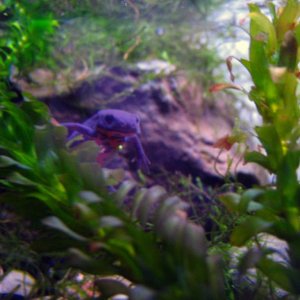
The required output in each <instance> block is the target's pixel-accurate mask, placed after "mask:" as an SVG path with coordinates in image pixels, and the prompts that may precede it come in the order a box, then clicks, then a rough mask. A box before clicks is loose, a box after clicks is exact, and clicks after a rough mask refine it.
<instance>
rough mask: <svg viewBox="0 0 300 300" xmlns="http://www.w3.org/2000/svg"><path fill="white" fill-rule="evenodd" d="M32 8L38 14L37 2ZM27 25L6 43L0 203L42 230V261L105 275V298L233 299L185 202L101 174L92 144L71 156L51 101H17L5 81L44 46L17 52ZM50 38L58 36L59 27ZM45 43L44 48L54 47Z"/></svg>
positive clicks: (11, 29)
mask: <svg viewBox="0 0 300 300" xmlns="http://www.w3.org/2000/svg"><path fill="white" fill-rule="evenodd" d="M7 3H8V4H6V6H5V5H4V6H3V7H2V8H3V9H6V8H9V9H10V10H11V11H10V12H11V13H12V16H14V14H15V13H16V12H15V11H17V12H18V10H19V9H20V7H19V6H17V5H15V4H13V3H11V2H7ZM30 3H31V2H30ZM32 5H33V8H32V9H34V8H35V6H34V4H32ZM26 10H27V13H28V16H30V4H28V5H27V6H26ZM22 20H23V19H20V20H19V21H18V22H17V23H18V24H17V29H18V30H17V31H15V24H13V23H11V22H15V21H12V19H9V21H7V22H8V23H6V25H5V26H4V27H5V30H4V33H3V37H5V38H3V40H1V43H2V46H3V52H2V54H3V55H2V56H1V61H0V62H1V66H2V69H1V70H2V72H1V74H0V76H1V85H0V127H1V139H0V169H1V172H0V203H1V205H4V204H5V207H6V209H7V208H8V209H10V210H12V211H13V212H14V213H15V214H18V215H21V216H23V217H24V218H25V220H27V221H28V222H29V223H28V226H29V227H30V228H32V229H34V232H35V236H34V242H32V243H31V245H30V247H31V249H32V251H35V253H36V255H35V256H38V255H43V254H44V253H46V254H47V255H51V256H54V257H55V256H56V255H58V257H59V258H61V257H63V259H64V266H65V268H67V267H72V268H74V269H76V270H80V271H81V272H86V273H89V274H95V275H98V276H99V278H98V279H99V280H98V281H97V282H98V283H96V286H95V289H97V288H99V290H100V291H101V292H102V299H107V298H109V297H111V296H112V295H114V294H117V293H120V292H122V293H125V294H128V295H129V296H130V298H131V299H153V298H155V299H194V297H195V295H196V297H197V299H224V298H226V294H227V293H229V292H228V291H227V288H226V285H225V284H224V276H223V271H222V268H221V267H222V263H221V260H220V257H219V256H218V255H215V254H209V253H208V251H207V247H208V242H207V240H206V237H205V233H204V230H203V228H202V227H201V226H200V225H196V224H194V223H193V222H191V221H190V220H188V218H187V216H186V213H185V210H184V209H185V207H186V204H185V203H184V202H183V201H182V200H181V199H180V198H179V197H177V196H176V195H168V193H167V192H166V191H165V190H164V189H163V188H162V187H160V186H154V187H152V188H143V187H141V186H140V184H138V183H137V182H135V181H134V180H130V179H128V178H127V179H126V176H124V173H123V172H122V171H117V172H113V171H109V170H107V169H102V168H101V167H100V166H99V165H98V164H97V163H96V162H95V160H96V155H97V151H96V150H97V149H95V146H93V145H91V144H89V143H86V144H85V145H84V147H83V148H82V149H81V150H80V151H79V152H77V153H76V152H75V153H70V151H68V149H67V147H66V134H67V132H66V129H65V128H64V127H62V126H55V125H53V124H52V123H51V118H50V115H49V111H48V108H47V107H46V105H45V104H44V103H42V102H39V101H38V100H36V99H34V98H33V97H31V96H30V95H29V94H24V95H23V99H22V101H21V102H20V103H14V101H13V99H14V97H15V93H14V92H13V91H12V90H10V88H9V85H7V84H6V82H7V81H8V79H9V76H10V74H9V68H10V66H11V64H12V63H14V64H15V65H16V66H18V68H20V71H22V68H27V67H31V66H32V64H33V63H34V61H32V60H30V59H27V58H31V57H34V56H35V55H34V53H35V51H37V52H39V50H40V47H42V46H40V47H36V41H35V40H34V38H35V37H34V36H30V37H28V40H26V43H28V44H26V47H25V48H24V50H22V49H19V48H18V47H17V46H16V45H18V43H19V40H22V34H21V32H23V33H24V32H30V30H31V28H32V24H31V19H29V17H28V19H27V17H24V20H23V21H22ZM46 20H48V18H46ZM45 22H46V21H45ZM47 22H48V21H47ZM47 22H46V23H47ZM50 23H51V24H52V25H55V24H56V22H55V21H54V20H52V21H51V22H50ZM50 23H47V24H50ZM42 24H44V23H43V22H42ZM49 26H50V25H49ZM50 27H51V28H52V26H50ZM50 27H49V28H50ZM54 27H55V26H54ZM20 28H21V29H22V30H21V31H20V30H19V29H20ZM46 32H48V33H49V37H50V36H51V34H52V29H51V30H46ZM44 33H45V32H44ZM45 34H46V33H45ZM46 35H47V34H46ZM47 42H49V40H48V39H45V40H44V42H43V43H44V44H43V47H42V48H45V49H46V48H47V49H48V47H47ZM7 45H8V46H9V47H8V48H9V49H10V50H7V49H6V48H5V47H6V46H7ZM29 48H30V49H29ZM29 53H30V54H29ZM43 54H45V53H43ZM6 253H8V255H9V252H8V251H7V252H6ZM7 261H11V259H7ZM11 266H13V264H12V265H9V266H6V267H11ZM105 275H122V276H123V277H125V278H127V279H129V280H130V281H131V282H132V283H133V284H134V285H133V286H130V287H125V286H123V285H122V284H121V283H120V282H118V281H117V280H113V279H112V280H110V281H105V280H104V279H103V278H102V277H103V276H105ZM101 278H102V279H101ZM97 284H98V285H97ZM43 288H44V287H43ZM104 291H105V292H104Z"/></svg>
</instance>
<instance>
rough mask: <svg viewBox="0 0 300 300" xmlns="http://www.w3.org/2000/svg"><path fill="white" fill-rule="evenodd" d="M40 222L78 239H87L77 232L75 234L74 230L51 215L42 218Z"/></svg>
mask: <svg viewBox="0 0 300 300" xmlns="http://www.w3.org/2000/svg"><path fill="white" fill-rule="evenodd" d="M42 223H43V224H44V225H47V226H49V227H51V228H54V229H57V230H59V231H61V232H64V233H65V234H67V235H68V236H70V237H72V238H74V239H76V240H79V241H82V242H84V241H87V239H86V238H85V237H83V236H81V235H79V234H77V233H76V232H74V231H73V230H71V229H70V228H68V227H67V226H66V225H65V224H64V223H63V222H62V221H61V220H60V219H59V218H57V217H54V216H51V217H47V218H45V219H43V220H42Z"/></svg>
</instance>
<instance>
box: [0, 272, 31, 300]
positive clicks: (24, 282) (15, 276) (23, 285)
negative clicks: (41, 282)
mask: <svg viewBox="0 0 300 300" xmlns="http://www.w3.org/2000/svg"><path fill="white" fill-rule="evenodd" d="M34 284H35V279H34V278H33V277H32V276H31V275H29V274H28V273H26V272H23V271H19V270H13V271H10V272H9V273H8V274H6V275H5V276H4V278H3V279H2V280H1V282H0V295H1V296H0V298H1V299H2V297H5V296H7V299H23V297H24V298H25V297H28V296H29V295H30V294H31V292H32V289H33V286H34Z"/></svg>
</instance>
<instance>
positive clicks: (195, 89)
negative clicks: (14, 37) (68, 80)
mask: <svg viewBox="0 0 300 300" xmlns="http://www.w3.org/2000/svg"><path fill="white" fill-rule="evenodd" d="M140 72H141V71H137V70H129V69H124V68H120V67H114V68H111V69H110V71H109V72H106V73H105V75H102V76H100V75H98V77H97V78H96V79H94V80H92V81H90V80H86V81H83V82H82V83H81V84H80V85H79V86H76V85H75V86H74V88H72V89H71V90H70V91H69V92H64V93H63V94H59V95H53V93H52V94H50V95H48V96H47V97H45V96H44V97H43V98H42V99H43V100H44V101H45V102H46V103H47V104H48V105H49V107H50V109H51V112H52V114H53V115H54V117H55V118H56V119H57V120H59V121H83V120H85V119H87V118H88V117H89V116H91V115H92V114H94V113H95V112H96V111H97V110H99V109H103V108H118V109H123V110H126V111H129V112H133V113H136V114H137V115H139V116H140V118H141V124H142V132H143V134H142V143H143V146H144V148H145V151H146V153H147V155H148V157H149V159H150V161H151V172H152V174H153V175H154V177H155V174H157V173H159V172H160V173H161V172H164V170H166V171H167V172H172V173H174V172H178V173H181V174H184V175H191V176H192V177H193V178H197V177H198V178H200V179H201V181H202V182H203V184H204V185H210V186H215V185H221V184H223V183H224V177H225V176H226V175H228V173H229V174H230V176H231V177H233V176H235V178H236V180H237V181H239V182H240V183H242V184H243V185H244V186H245V187H250V186H253V185H254V184H261V183H265V182H266V181H267V180H268V176H267V175H266V174H265V173H264V171H263V170H262V169H260V168H259V167H258V166H255V165H251V164H247V165H244V164H243V162H242V161H241V157H242V154H241V153H239V154H235V152H236V151H237V149H236V147H232V149H231V150H230V151H225V150H224V151H222V152H221V151H220V149H218V148H215V147H213V145H214V144H215V143H216V141H218V140H219V139H220V138H223V137H225V136H226V135H228V134H230V133H231V131H232V128H233V120H234V118H235V116H236V115H235V114H236V112H233V111H232V110H231V109H230V105H228V100H226V99H225V98H224V97H223V99H219V100H218V102H214V103H210V104H208V103H209V100H206V101H204V100H203V91H202V90H201V87H199V85H197V84H195V83H189V81H188V79H187V78H186V77H185V76H184V75H182V74H179V75H178V74H177V75H176V76H175V75H173V76H172V75H170V76H169V77H166V78H164V79H156V80H152V81H150V82H147V83H142V82H141V81H142V76H141V74H140ZM90 73H93V72H90ZM56 77H57V76H56ZM226 101H227V102H226ZM131 152H132V151H129V155H128V157H129V158H133V157H134V155H132V154H130V153H131ZM229 160H232V168H231V169H230V172H228V162H229ZM130 161H133V163H131V164H129V165H130V167H131V169H133V168H134V159H131V160H130Z"/></svg>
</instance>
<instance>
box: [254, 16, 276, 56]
mask: <svg viewBox="0 0 300 300" xmlns="http://www.w3.org/2000/svg"><path fill="white" fill-rule="evenodd" d="M249 16H250V18H251V20H252V21H253V22H255V23H256V24H257V25H258V26H257V27H259V29H260V31H261V32H264V33H266V34H267V36H268V42H267V48H268V55H272V54H273V53H274V52H275V50H276V46H277V40H276V32H275V28H274V26H273V24H272V23H271V21H270V20H269V19H268V18H267V17H266V16H265V15H264V14H262V13H261V12H251V13H250V15H249ZM252 33H254V34H257V32H252ZM252 38H255V36H252Z"/></svg>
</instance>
